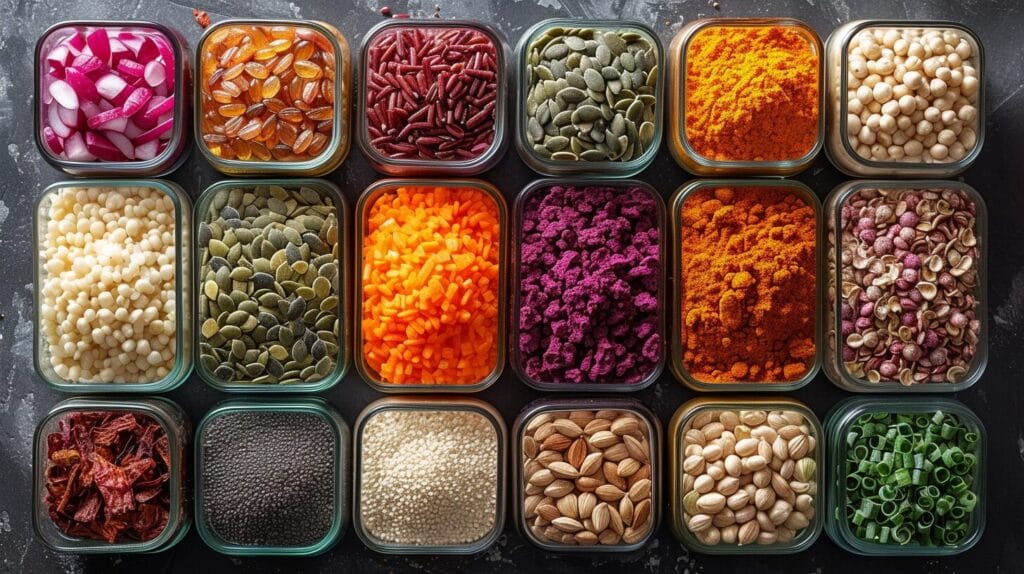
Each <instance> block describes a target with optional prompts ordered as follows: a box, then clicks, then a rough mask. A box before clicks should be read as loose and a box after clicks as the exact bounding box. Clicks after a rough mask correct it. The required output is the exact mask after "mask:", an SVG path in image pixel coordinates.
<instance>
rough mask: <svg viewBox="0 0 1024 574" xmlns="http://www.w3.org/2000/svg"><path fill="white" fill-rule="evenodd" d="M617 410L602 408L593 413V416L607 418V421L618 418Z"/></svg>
mask: <svg viewBox="0 0 1024 574" xmlns="http://www.w3.org/2000/svg"><path fill="white" fill-rule="evenodd" d="M619 414H620V413H619V411H616V410H611V409H602V410H599V411H597V412H596V413H594V417H595V418H599V419H607V420H608V421H609V422H611V421H613V420H615V419H617V418H619Z"/></svg>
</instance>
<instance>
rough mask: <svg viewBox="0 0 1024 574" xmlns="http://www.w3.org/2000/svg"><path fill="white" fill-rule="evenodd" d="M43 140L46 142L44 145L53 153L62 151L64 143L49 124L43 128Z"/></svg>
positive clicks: (56, 153) (57, 153) (58, 153)
mask: <svg viewBox="0 0 1024 574" xmlns="http://www.w3.org/2000/svg"><path fill="white" fill-rule="evenodd" d="M69 133H70V132H69ZM43 140H44V141H45V142H46V147H48V148H50V151H52V152H53V153H54V154H55V155H60V154H62V153H63V152H64V144H63V143H61V141H60V137H59V136H58V135H57V132H56V131H54V129H53V128H51V127H50V126H46V127H45V128H43Z"/></svg>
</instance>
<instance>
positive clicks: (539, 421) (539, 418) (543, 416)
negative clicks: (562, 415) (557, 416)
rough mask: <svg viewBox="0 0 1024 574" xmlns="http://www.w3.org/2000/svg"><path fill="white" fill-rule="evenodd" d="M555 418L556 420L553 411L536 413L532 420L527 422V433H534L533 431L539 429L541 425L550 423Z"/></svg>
mask: <svg viewBox="0 0 1024 574" xmlns="http://www.w3.org/2000/svg"><path fill="white" fill-rule="evenodd" d="M553 420H554V416H552V414H551V413H540V414H539V415H535V416H534V417H533V418H531V419H530V422H528V423H526V429H525V430H526V432H527V433H532V432H534V431H536V430H537V429H539V428H540V427H541V425H543V424H545V423H549V422H551V421H553ZM541 440H543V439H541Z"/></svg>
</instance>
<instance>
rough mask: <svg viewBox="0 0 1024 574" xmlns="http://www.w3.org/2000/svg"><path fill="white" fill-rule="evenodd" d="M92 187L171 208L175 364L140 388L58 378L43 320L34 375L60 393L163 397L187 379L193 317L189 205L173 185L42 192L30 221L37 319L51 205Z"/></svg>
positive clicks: (138, 183) (56, 187)
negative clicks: (162, 201)
mask: <svg viewBox="0 0 1024 574" xmlns="http://www.w3.org/2000/svg"><path fill="white" fill-rule="evenodd" d="M97 187H99V188H114V189H130V188H136V187H141V188H149V189H152V190H156V191H157V192H158V193H160V194H162V195H165V196H167V197H168V198H169V199H170V201H171V203H172V204H173V205H174V245H175V262H174V283H175V289H174V291H175V297H174V300H173V304H174V325H175V334H174V364H173V365H172V366H171V368H170V370H169V372H168V373H167V374H166V375H165V376H163V377H161V378H160V379H158V380H151V381H143V382H133V383H127V382H108V383H103V382H90V381H84V380H80V379H79V378H74V379H72V378H65V377H62V376H61V375H59V374H58V373H57V370H56V369H55V368H54V365H53V363H52V361H51V354H50V351H49V347H52V345H51V344H50V343H49V342H48V341H47V334H46V333H45V331H44V329H45V327H44V325H43V320H42V319H40V320H39V321H37V323H36V327H35V337H34V338H33V340H34V353H33V355H34V365H35V369H36V372H37V373H38V374H39V376H40V377H41V378H42V379H43V382H45V383H46V384H47V385H49V386H50V387H52V388H54V389H56V390H58V391H61V392H65V393H163V392H167V391H170V390H172V389H174V388H177V387H178V386H179V385H181V384H182V383H183V382H185V379H187V378H188V375H189V373H191V372H192V330H191V329H192V324H191V321H190V318H191V316H192V247H191V241H192V233H191V226H192V217H191V212H192V202H191V200H190V199H189V197H188V195H187V194H186V193H185V192H184V190H182V189H181V187H179V186H178V184H176V183H174V182H170V181H164V180H158V179H135V180H132V179H91V180H80V181H64V182H58V183H55V184H53V185H50V186H49V187H47V188H46V189H45V190H43V193H42V195H41V196H40V198H39V200H38V202H37V203H36V208H35V217H34V220H33V226H34V228H33V234H34V239H33V241H34V242H35V244H34V248H33V258H34V262H33V272H34V274H35V276H34V278H33V279H34V284H35V286H36V289H35V312H36V317H37V318H42V317H44V316H46V314H45V311H44V308H43V305H44V298H45V293H44V291H45V289H44V283H45V281H46V280H47V279H48V278H49V272H48V271H47V265H48V264H49V263H50V262H49V261H47V260H45V254H44V252H43V249H44V247H45V246H46V243H47V240H46V234H47V228H48V225H49V224H50V220H49V215H48V211H49V209H50V208H51V206H52V205H53V201H54V199H55V197H56V196H57V195H58V194H60V193H62V192H63V190H65V189H76V188H79V189H86V188H97ZM114 231H119V230H114ZM122 267H123V266H122ZM136 293H137V292H136ZM112 295H116V293H113V292H112ZM88 311H89V310H84V311H83V317H82V319H84V315H85V314H86V313H87V312H88ZM51 314H54V316H55V318H56V317H59V315H58V314H55V313H51ZM94 314H95V311H94ZM97 324H98V323H97ZM87 326H92V325H87ZM68 334H69V333H62V332H59V331H58V330H56V327H55V331H54V335H59V336H62V337H63V336H64V335H68ZM154 336H155V335H154ZM62 344H64V343H62ZM69 344H74V342H73V341H72V342H70V343H69ZM69 375H70V373H69Z"/></svg>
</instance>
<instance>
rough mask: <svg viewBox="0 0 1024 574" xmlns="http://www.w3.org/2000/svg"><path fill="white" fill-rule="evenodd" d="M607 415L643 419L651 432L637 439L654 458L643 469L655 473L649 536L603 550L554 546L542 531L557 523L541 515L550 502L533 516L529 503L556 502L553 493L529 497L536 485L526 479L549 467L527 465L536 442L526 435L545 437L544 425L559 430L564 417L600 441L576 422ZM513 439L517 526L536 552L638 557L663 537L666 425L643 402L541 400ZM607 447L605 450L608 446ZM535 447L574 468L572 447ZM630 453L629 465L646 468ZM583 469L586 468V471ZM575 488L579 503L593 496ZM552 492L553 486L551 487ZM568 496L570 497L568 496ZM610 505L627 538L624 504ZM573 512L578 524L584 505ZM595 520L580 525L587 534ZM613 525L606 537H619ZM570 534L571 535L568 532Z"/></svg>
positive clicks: (600, 547)
mask: <svg viewBox="0 0 1024 574" xmlns="http://www.w3.org/2000/svg"><path fill="white" fill-rule="evenodd" d="M591 411H596V412H591ZM601 411H614V412H615V413H617V414H621V415H625V416H628V417H629V418H632V419H634V420H636V419H639V421H641V422H642V423H643V424H645V425H646V427H647V428H646V430H645V429H639V430H637V431H636V433H635V434H640V435H641V439H638V440H646V441H647V444H648V457H649V460H648V461H647V463H646V464H643V465H642V466H641V468H642V467H643V466H648V467H649V472H650V478H649V479H648V480H649V482H650V489H649V493H650V498H649V499H648V500H650V505H649V508H650V510H649V512H650V514H649V520H647V521H645V523H647V524H649V527H648V529H647V532H646V533H644V534H642V535H640V536H639V537H638V538H637V539H636V540H634V541H632V542H624V541H622V540H621V536H624V534H623V535H620V540H619V541H617V542H615V543H614V544H607V545H606V544H600V543H599V542H598V541H593V542H591V543H587V544H583V543H576V544H567V543H562V542H554V541H552V540H546V539H545V537H544V536H543V530H544V526H541V525H542V524H544V523H547V525H550V524H551V521H550V520H547V519H545V518H543V517H542V516H541V515H539V514H538V513H537V511H536V508H537V507H538V506H540V505H541V503H542V502H544V499H543V498H542V499H541V500H540V501H538V502H534V503H532V506H533V509H532V510H531V509H529V508H528V507H527V504H528V502H530V501H529V499H530V498H531V496H543V497H545V498H551V497H550V496H548V495H547V493H546V492H544V491H542V492H541V493H539V494H536V495H528V494H527V489H528V488H529V487H530V486H533V485H531V484H530V483H529V479H530V477H529V476H526V473H527V472H528V470H527V467H528V466H529V465H531V464H537V465H543V463H541V462H539V461H538V460H536V459H534V460H533V461H532V462H527V461H526V460H524V457H525V452H526V451H525V450H524V444H525V442H526V439H527V438H532V437H527V436H526V433H527V431H528V429H534V427H536V428H535V429H534V430H535V431H537V432H539V431H541V428H542V427H543V426H544V425H546V424H548V423H551V424H552V425H553V424H554V421H556V420H558V419H561V418H563V416H564V420H568V421H571V422H572V423H573V424H575V425H576V427H577V428H579V427H582V429H583V432H582V433H581V434H583V435H584V436H589V437H594V436H596V435H597V431H594V432H593V433H589V434H588V433H587V432H586V427H587V424H578V423H577V422H576V421H577V420H578V421H580V423H582V422H583V420H584V419H585V418H590V419H591V420H593V419H594V418H595V415H596V414H598V413H599V412H601ZM609 414H610V413H609ZM581 415H583V418H580V416H581ZM586 415H589V416H586ZM602 418H604V417H602ZM615 420H618V418H616V419H613V425H614V421H615ZM539 421H544V422H543V423H541V424H540V425H538V422H539ZM567 426H568V425H567ZM570 429H571V427H570ZM615 430H616V429H613V428H612V429H609V430H608V431H606V432H608V433H610V434H614V435H616V436H623V435H625V434H628V433H626V432H625V431H620V432H622V434H621V435H620V434H619V433H616V432H615ZM545 432H547V431H545ZM556 432H557V431H555V430H554V429H552V433H551V434H555V433H556ZM572 432H575V430H570V433H572ZM512 434H513V436H514V437H515V445H514V446H515V451H514V457H513V459H512V469H513V476H514V477H513V484H514V485H515V488H516V491H515V495H514V497H513V501H514V502H513V503H514V511H515V523H516V529H517V530H518V531H519V533H520V535H521V536H523V538H526V539H527V540H529V541H530V542H531V543H532V544H534V545H535V546H537V547H539V548H540V549H542V550H546V551H550V552H566V553H582V554H590V555H603V554H608V553H636V552H639V551H640V550H641V549H643V548H644V547H645V546H646V545H647V543H648V542H650V540H651V538H653V537H654V535H655V534H656V533H657V531H658V524H659V523H660V522H661V508H662V507H663V506H664V503H663V502H662V492H663V491H662V486H661V473H662V468H661V437H662V433H661V421H659V420H658V417H656V416H655V415H654V413H652V412H651V411H650V410H649V409H648V408H647V407H645V406H644V405H643V404H642V403H641V402H640V401H638V400H636V399H627V398H603V399H599V398H578V399H539V400H536V401H534V402H532V403H530V404H529V405H527V406H526V407H525V408H524V409H523V411H522V412H521V413H520V414H519V416H518V417H517V418H516V422H515V425H514V426H513V429H512ZM558 434H560V433H558ZM635 434H633V435H631V436H633V438H634V439H635V438H636V436H635ZM549 436H551V435H549ZM561 436H563V437H567V435H561ZM566 440H567V441H568V440H571V439H570V438H566ZM598 440H603V438H599V439H598ZM620 440H621V439H620ZM581 444H585V446H586V447H587V451H588V452H594V451H596V450H598V447H595V446H593V445H592V444H590V443H589V442H587V443H581ZM601 444H603V442H602V443H601ZM616 444H618V445H623V444H625V443H624V442H620V441H616ZM641 444H642V443H641ZM534 446H536V447H537V448H538V450H541V451H542V452H549V453H554V454H558V455H559V456H558V457H556V458H555V460H554V461H553V462H555V461H557V462H564V463H565V464H569V463H568V462H565V460H564V457H566V456H568V455H569V452H570V450H571V446H566V447H565V448H562V447H560V446H559V447H558V448H560V449H561V451H560V452H559V451H558V450H555V449H553V448H552V449H546V448H545V447H544V446H543V445H537V444H536V443H534ZM531 448H532V447H531ZM620 448H621V447H620ZM591 449H594V450H591ZM624 450H626V454H627V457H626V458H628V459H629V460H634V461H636V462H641V463H642V462H643V461H641V460H639V459H635V458H634V457H632V456H629V455H630V454H631V453H630V451H629V449H628V448H627V449H624ZM538 456H539V453H538ZM626 458H623V459H621V460H620V461H619V462H620V463H621V462H623V461H625V460H626ZM550 464H552V463H549V464H548V466H547V467H546V468H545V470H550ZM580 468H582V466H581V467H580ZM580 468H576V467H574V470H576V471H579V470H580ZM540 470H541V469H538V470H537V472H539V471H540ZM603 472H604V470H603V468H599V469H597V470H595V471H594V473H592V474H591V475H587V476H597V475H599V474H601V473H603ZM637 472H639V470H637ZM621 480H622V481H623V482H626V481H627V480H628V479H621ZM604 481H605V483H607V479H604ZM544 482H546V481H544ZM575 482H576V486H574V488H573V490H572V492H571V493H570V494H576V495H577V499H578V495H579V494H581V493H583V492H590V491H589V490H580V488H579V483H578V479H577V480H576V481H575ZM634 484H636V483H634ZM628 485H629V483H628V482H627V486H628ZM548 486H550V484H549V485H548ZM587 488H590V487H589V486H588V487H587ZM616 488H618V487H616ZM620 490H621V489H620ZM631 490H632V488H629V489H628V490H627V492H626V494H627V496H625V497H622V498H629V496H628V495H629V492H630V491H631ZM566 496H568V494H567V495H566ZM564 498H565V497H564V496H563V497H560V499H564ZM601 500H602V499H601V498H597V499H596V501H595V502H596V503H597V504H600V503H601ZM630 500H631V501H632V499H630ZM641 500H643V499H641ZM554 502H555V501H553V503H554ZM608 504H609V505H610V506H611V505H616V506H614V509H615V512H616V515H615V516H617V517H619V526H623V528H624V530H623V532H624V533H625V528H630V529H631V527H625V526H624V524H623V519H622V515H621V514H620V513H619V505H621V504H622V503H621V501H620V502H608ZM570 506H573V505H570ZM629 506H630V510H629V511H628V512H632V511H635V509H636V506H635V505H634V504H631V505H629ZM573 511H575V512H576V513H577V518H579V517H580V514H579V503H578V501H577V502H576V504H575V509H570V513H571V512H573ZM592 512H593V510H591V513H592ZM559 514H562V511H561V509H560V508H559ZM562 516H563V517H564V516H565V515H564V514H562ZM569 517H570V518H571V516H569ZM592 518H593V517H592V516H591V519H589V520H588V519H586V518H584V520H582V521H579V522H581V523H582V524H583V526H584V530H586V529H587V522H589V523H590V524H591V525H593V519H592ZM634 518H635V516H634ZM613 521H614V519H611V520H609V524H608V525H607V526H606V527H605V528H602V529H601V532H602V533H604V532H606V531H612V532H616V533H617V529H616V528H615V524H614V522H613ZM531 522H533V523H534V524H532V525H531V524H530V523H531ZM556 528H557V527H556ZM535 529H539V531H535ZM560 530H561V529H560ZM569 530H575V527H571V528H569ZM566 532H568V530H567V531H566Z"/></svg>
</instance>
